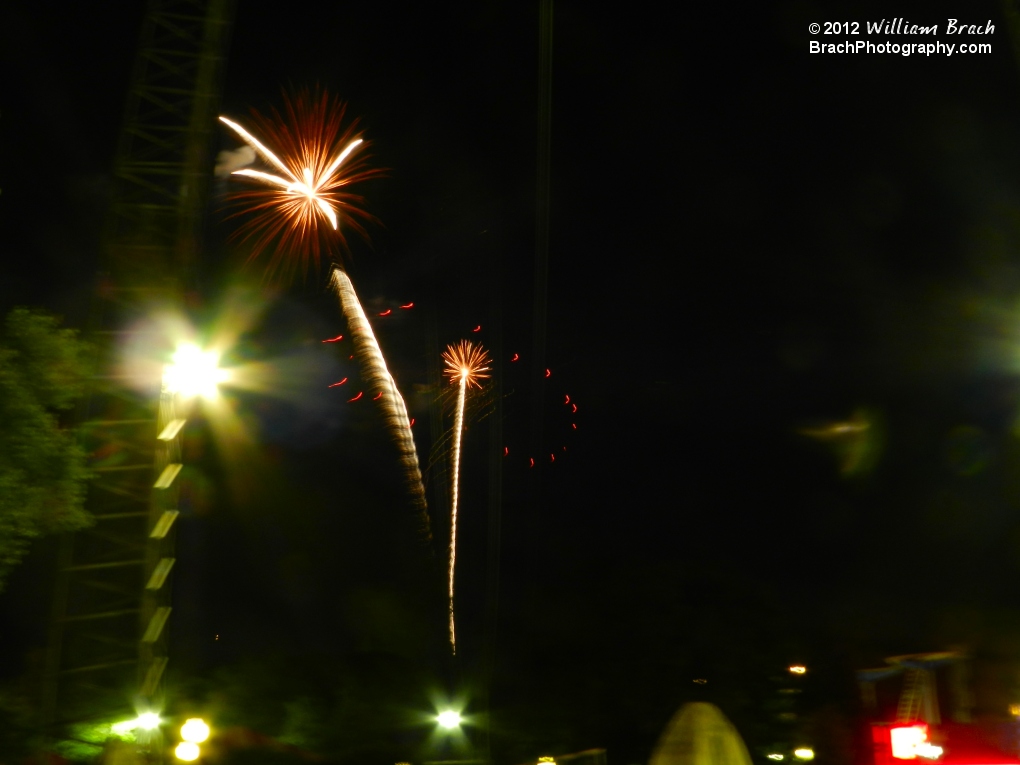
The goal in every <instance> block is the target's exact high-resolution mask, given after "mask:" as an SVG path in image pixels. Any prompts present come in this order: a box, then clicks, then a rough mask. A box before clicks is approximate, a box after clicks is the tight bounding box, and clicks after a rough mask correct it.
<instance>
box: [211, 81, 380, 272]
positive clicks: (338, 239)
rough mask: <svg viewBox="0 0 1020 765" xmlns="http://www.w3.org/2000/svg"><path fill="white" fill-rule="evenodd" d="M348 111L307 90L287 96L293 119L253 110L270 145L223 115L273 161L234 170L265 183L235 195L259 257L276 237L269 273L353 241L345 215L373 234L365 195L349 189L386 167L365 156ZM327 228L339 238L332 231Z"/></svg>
mask: <svg viewBox="0 0 1020 765" xmlns="http://www.w3.org/2000/svg"><path fill="white" fill-rule="evenodd" d="M344 108H345V107H344V104H342V103H341V102H339V101H337V100H335V99H333V98H331V97H330V96H329V95H328V94H326V93H325V92H323V93H318V92H316V93H311V92H309V91H302V92H299V93H298V94H296V95H295V96H293V97H291V98H287V99H286V100H285V106H284V114H285V117H286V118H283V117H281V115H280V114H279V113H278V112H276V111H275V110H274V111H273V119H271V120H270V119H266V118H264V117H262V116H261V115H259V114H258V113H256V112H253V118H254V121H255V124H256V125H257V126H258V128H259V132H260V133H261V134H263V135H265V136H266V143H263V142H262V141H261V140H259V139H258V138H256V137H255V136H254V135H253V134H252V133H251V132H249V131H248V130H247V129H246V128H244V127H243V126H242V125H240V124H238V123H237V122H234V121H233V120H230V119H227V118H226V117H220V122H222V123H223V124H224V125H226V126H227V127H229V128H230V129H231V130H232V131H233V132H234V133H236V134H237V136H238V137H240V138H241V140H243V141H244V142H245V143H246V144H247V145H248V146H250V147H251V148H252V149H254V151H255V153H256V155H257V156H258V157H261V159H262V160H263V161H264V162H265V163H266V165H268V166H269V168H268V169H269V170H270V172H267V171H266V170H257V169H251V168H243V169H240V170H234V171H233V172H232V173H231V175H235V176H239V177H241V178H245V179H248V180H250V181H253V182H255V183H256V184H258V186H260V187H262V188H257V189H253V190H248V191H242V192H238V193H235V194H233V195H232V199H233V200H234V201H237V202H238V203H240V204H241V205H242V206H243V209H242V210H241V211H240V212H239V213H238V214H248V213H251V214H253V217H252V218H251V220H250V221H249V222H248V223H246V224H245V226H243V227H242V228H241V229H240V231H239V232H238V233H239V234H241V235H242V236H243V238H244V239H246V240H247V239H252V240H253V245H252V258H255V257H257V256H258V255H259V253H260V252H262V251H263V250H264V249H266V247H267V246H268V245H269V244H270V243H272V242H274V241H275V242H276V246H275V247H274V248H273V255H272V259H271V261H270V264H269V268H268V271H269V272H275V271H277V270H279V269H281V267H283V266H285V265H290V264H292V262H293V260H294V259H295V256H296V259H297V260H299V261H301V263H302V265H304V266H307V265H308V263H307V261H308V260H309V259H311V260H313V261H314V263H315V265H316V266H318V263H319V258H320V255H321V254H322V253H323V252H324V251H325V252H330V251H331V250H332V245H334V244H335V243H339V244H340V245H342V246H346V240H345V238H344V234H343V229H342V228H341V226H340V220H341V218H342V219H343V222H344V224H345V225H346V227H348V228H351V229H353V230H354V231H356V232H358V233H359V234H360V235H361V236H365V231H364V229H363V228H362V227H361V225H360V224H359V222H358V220H357V219H358V218H361V219H363V220H371V219H372V218H371V216H370V215H368V213H366V212H364V211H363V210H361V209H360V208H359V207H358V204H359V203H360V202H361V197H360V196H358V195H356V194H352V193H350V192H349V191H347V190H346V188H347V187H348V186H350V185H351V184H353V183H356V182H358V181H362V180H365V179H367V178H370V177H372V176H377V175H379V174H381V171H380V170H377V169H367V168H366V166H365V159H366V157H364V156H362V155H361V151H362V150H363V149H364V148H365V146H366V144H365V141H364V139H363V138H361V136H360V135H357V134H356V132H355V128H356V123H353V124H351V125H348V126H347V127H346V128H343V129H342V125H343V117H344ZM267 143H268V144H272V145H273V146H275V147H277V149H278V152H277V151H273V150H272V149H270V148H269V146H267ZM327 225H328V227H327ZM324 229H325V230H324ZM327 232H328V233H330V234H331V236H328V237H327V236H324V235H325V234H326V233H327Z"/></svg>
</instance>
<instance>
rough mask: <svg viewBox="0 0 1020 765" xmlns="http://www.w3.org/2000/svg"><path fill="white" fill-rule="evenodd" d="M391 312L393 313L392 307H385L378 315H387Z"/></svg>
mask: <svg viewBox="0 0 1020 765" xmlns="http://www.w3.org/2000/svg"><path fill="white" fill-rule="evenodd" d="M391 313H393V309H392V308H387V309H386V310H385V311H383V312H382V313H381V314H379V315H380V316H389V315H390V314H391Z"/></svg>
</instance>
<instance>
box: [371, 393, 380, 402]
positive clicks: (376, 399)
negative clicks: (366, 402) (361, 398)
mask: <svg viewBox="0 0 1020 765" xmlns="http://www.w3.org/2000/svg"><path fill="white" fill-rule="evenodd" d="M381 398H382V391H379V392H378V393H376V394H375V396H373V397H372V400H373V401H378V400H379V399H381Z"/></svg>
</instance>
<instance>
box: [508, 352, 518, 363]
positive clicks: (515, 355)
mask: <svg viewBox="0 0 1020 765" xmlns="http://www.w3.org/2000/svg"><path fill="white" fill-rule="evenodd" d="M519 358H520V356H518V355H517V354H516V353H515V354H514V357H513V358H512V359H510V361H517V359H519Z"/></svg>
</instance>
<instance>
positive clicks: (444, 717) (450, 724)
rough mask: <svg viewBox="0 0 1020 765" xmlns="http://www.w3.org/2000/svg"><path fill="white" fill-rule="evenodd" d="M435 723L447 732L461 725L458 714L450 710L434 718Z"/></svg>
mask: <svg viewBox="0 0 1020 765" xmlns="http://www.w3.org/2000/svg"><path fill="white" fill-rule="evenodd" d="M436 722H438V723H439V725H440V726H442V727H443V728H446V729H447V730H453V729H454V728H459V727H460V723H461V717H460V712H454V711H453V710H452V709H448V710H446V711H445V712H440V713H439V717H437V718H436Z"/></svg>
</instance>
